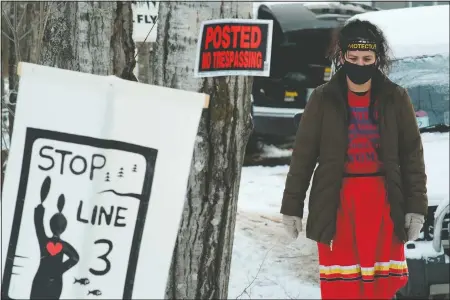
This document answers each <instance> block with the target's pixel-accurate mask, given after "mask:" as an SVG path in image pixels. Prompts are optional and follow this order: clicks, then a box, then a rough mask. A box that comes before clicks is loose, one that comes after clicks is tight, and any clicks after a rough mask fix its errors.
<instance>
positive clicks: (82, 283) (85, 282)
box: [73, 278, 90, 285]
mask: <svg viewBox="0 0 450 300" xmlns="http://www.w3.org/2000/svg"><path fill="white" fill-rule="evenodd" d="M89 282H90V281H89V279H88V278H80V279H76V278H74V282H73V284H75V283H79V284H81V285H88V284H89Z"/></svg>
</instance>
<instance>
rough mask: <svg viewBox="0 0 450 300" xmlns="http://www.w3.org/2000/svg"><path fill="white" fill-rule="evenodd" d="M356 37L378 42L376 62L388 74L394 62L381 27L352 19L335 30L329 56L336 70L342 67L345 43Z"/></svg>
mask: <svg viewBox="0 0 450 300" xmlns="http://www.w3.org/2000/svg"><path fill="white" fill-rule="evenodd" d="M355 37H358V38H364V39H368V40H372V41H374V42H375V43H376V44H377V53H376V64H377V67H378V69H379V70H380V71H381V72H383V73H384V74H387V73H388V72H389V68H390V66H391V64H392V59H391V57H390V48H389V45H388V43H387V41H386V37H385V36H384V34H383V32H382V31H381V29H380V28H378V27H377V26H376V25H374V24H372V23H370V22H369V21H361V20H358V19H356V20H352V21H350V22H348V23H347V24H345V25H344V26H343V27H340V28H337V29H336V30H335V31H334V32H333V36H332V43H331V47H330V51H329V54H328V58H329V59H330V60H331V61H332V62H333V63H334V65H335V67H336V71H337V70H339V69H340V68H341V67H342V62H341V58H342V57H344V53H345V45H346V44H347V42H348V41H349V39H353V38H355Z"/></svg>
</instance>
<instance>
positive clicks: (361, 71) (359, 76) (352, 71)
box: [343, 61, 376, 84]
mask: <svg viewBox="0 0 450 300" xmlns="http://www.w3.org/2000/svg"><path fill="white" fill-rule="evenodd" d="M343 68H344V71H345V74H346V75H347V76H348V78H349V79H350V80H351V81H352V82H353V83H354V84H363V83H366V82H367V81H369V80H370V79H371V78H372V77H373V75H374V73H375V70H376V66H375V63H373V64H371V65H365V66H360V65H357V64H352V63H350V62H348V61H345V62H344V65H343Z"/></svg>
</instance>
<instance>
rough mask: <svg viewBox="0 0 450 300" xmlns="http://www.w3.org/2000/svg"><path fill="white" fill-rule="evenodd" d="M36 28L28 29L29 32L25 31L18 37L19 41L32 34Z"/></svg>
mask: <svg viewBox="0 0 450 300" xmlns="http://www.w3.org/2000/svg"><path fill="white" fill-rule="evenodd" d="M33 30H34V28H30V30H28V31H27V32H25V33H24V34H22V36H21V37H20V38H19V39H18V40H19V42H20V41H21V40H22V39H23V38H24V37H26V36H27V35H28V34H30V32H32V31H33Z"/></svg>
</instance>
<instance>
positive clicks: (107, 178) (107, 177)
mask: <svg viewBox="0 0 450 300" xmlns="http://www.w3.org/2000/svg"><path fill="white" fill-rule="evenodd" d="M105 181H106V182H109V181H110V180H109V172H106V178H105Z"/></svg>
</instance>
